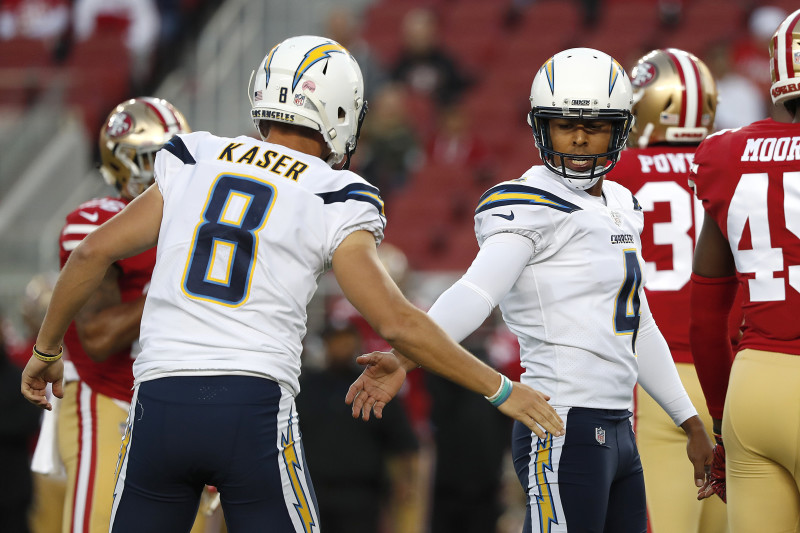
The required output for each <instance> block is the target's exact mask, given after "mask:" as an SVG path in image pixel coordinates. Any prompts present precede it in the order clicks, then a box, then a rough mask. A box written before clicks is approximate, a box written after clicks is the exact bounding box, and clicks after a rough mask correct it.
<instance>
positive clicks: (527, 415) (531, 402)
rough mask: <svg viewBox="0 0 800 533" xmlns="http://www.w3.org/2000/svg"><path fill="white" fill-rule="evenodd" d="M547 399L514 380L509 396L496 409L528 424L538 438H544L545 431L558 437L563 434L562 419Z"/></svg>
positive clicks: (547, 397) (545, 396)
mask: <svg viewBox="0 0 800 533" xmlns="http://www.w3.org/2000/svg"><path fill="white" fill-rule="evenodd" d="M549 399H550V397H549V396H547V395H545V394H542V393H541V392H539V391H537V390H534V389H532V388H530V387H528V386H527V385H523V384H522V383H516V382H515V383H514V384H513V389H512V391H511V396H509V397H508V400H506V401H505V402H503V403H502V404H500V406H499V407H498V408H497V409H498V410H499V411H500V412H501V413H503V414H504V415H506V416H510V417H511V418H513V419H515V420H518V421H520V422H522V423H523V424H525V425H526V426H528V428H529V429H530V430H531V431H533V432H534V433H536V435H537V436H538V437H539V438H540V439H543V438H545V431H547V432H549V433H551V434H553V435H554V436H556V437H560V436H561V435H563V434H564V421H563V420H561V417H560V416H558V413H556V410H555V409H553V407H552V406H551V405H550V404H549V403H547V401H548V400H549Z"/></svg>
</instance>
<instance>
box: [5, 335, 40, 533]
mask: <svg viewBox="0 0 800 533" xmlns="http://www.w3.org/2000/svg"><path fill="white" fill-rule="evenodd" d="M5 347H6V340H5V336H4V334H3V330H2V328H0V413H2V414H0V472H2V475H0V494H2V497H0V531H2V532H3V533H28V532H29V531H30V529H29V527H28V519H29V515H28V511H29V507H30V505H31V502H32V501H33V480H32V477H31V470H30V456H31V446H32V444H33V439H34V438H35V437H36V432H37V431H38V429H39V418H40V417H41V412H38V409H36V407H35V406H33V405H30V404H29V403H28V402H26V401H25V400H24V399H22V401H20V396H19V393H18V392H17V386H18V384H19V380H20V379H21V377H22V371H21V370H20V368H19V367H17V366H16V365H14V364H13V363H12V362H11V361H10V360H9V358H8V354H7V353H6V348H5ZM31 408H33V409H31Z"/></svg>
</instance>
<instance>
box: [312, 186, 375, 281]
mask: <svg viewBox="0 0 800 533" xmlns="http://www.w3.org/2000/svg"><path fill="white" fill-rule="evenodd" d="M343 178H344V179H341V180H338V185H337V188H336V189H335V190H332V191H328V192H321V193H317V195H318V196H319V197H320V198H321V199H322V201H323V209H324V215H325V221H326V224H327V232H326V243H325V245H326V254H325V255H326V256H325V268H330V266H331V262H332V259H333V253H334V252H335V251H336V248H337V247H338V246H339V245H340V244H341V243H342V241H343V240H344V239H345V237H347V236H348V235H350V234H351V233H353V232H354V231H359V230H365V231H369V232H370V233H372V234H373V235H374V236H375V244H376V245H378V244H380V243H381V241H382V240H383V235H384V233H383V232H384V229H385V228H386V215H385V213H384V208H383V199H382V198H381V195H380V191H379V190H378V189H377V188H376V187H373V186H372V185H369V184H368V183H367V182H366V181H364V180H363V179H361V178H360V177H358V176H357V175H356V174H354V173H352V172H344V173H343Z"/></svg>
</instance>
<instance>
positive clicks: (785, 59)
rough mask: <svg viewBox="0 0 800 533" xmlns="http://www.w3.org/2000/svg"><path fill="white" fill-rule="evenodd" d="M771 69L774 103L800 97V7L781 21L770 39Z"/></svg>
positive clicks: (771, 91)
mask: <svg viewBox="0 0 800 533" xmlns="http://www.w3.org/2000/svg"><path fill="white" fill-rule="evenodd" d="M769 70H770V74H772V86H771V87H770V91H769V93H770V95H771V96H772V103H773V104H775V105H778V104H784V103H785V102H786V101H788V100H793V99H795V98H800V9H798V10H797V11H795V12H794V13H792V14H791V15H789V16H788V17H786V19H784V21H783V22H781V23H780V25H779V26H778V29H777V30H776V31H775V34H774V35H773V36H772V39H771V40H770V41H769Z"/></svg>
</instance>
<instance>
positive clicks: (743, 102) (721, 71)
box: [705, 40, 768, 130]
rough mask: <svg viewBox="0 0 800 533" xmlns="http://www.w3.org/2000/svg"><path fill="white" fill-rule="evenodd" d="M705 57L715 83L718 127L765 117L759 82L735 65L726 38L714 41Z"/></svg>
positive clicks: (725, 127)
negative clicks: (741, 71)
mask: <svg viewBox="0 0 800 533" xmlns="http://www.w3.org/2000/svg"><path fill="white" fill-rule="evenodd" d="M705 57H706V61H707V63H708V67H709V69H710V70H711V74H712V76H713V77H714V80H716V83H717V94H718V98H717V104H718V105H717V113H716V119H715V127H716V129H717V130H726V129H732V128H739V127H741V126H746V125H747V124H750V123H751V122H755V121H756V120H761V119H762V118H766V117H767V115H768V112H767V104H766V100H765V98H764V95H763V93H762V92H761V91H760V90H759V87H758V85H757V84H756V83H755V82H753V80H751V79H750V77H748V76H745V75H744V74H742V73H740V72H739V71H738V70H736V69H735V68H734V65H733V58H732V55H731V44H730V42H729V41H727V40H725V41H721V42H717V43H714V44H713V45H711V46H710V47H709V49H708V50H707V51H706V54H705Z"/></svg>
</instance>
